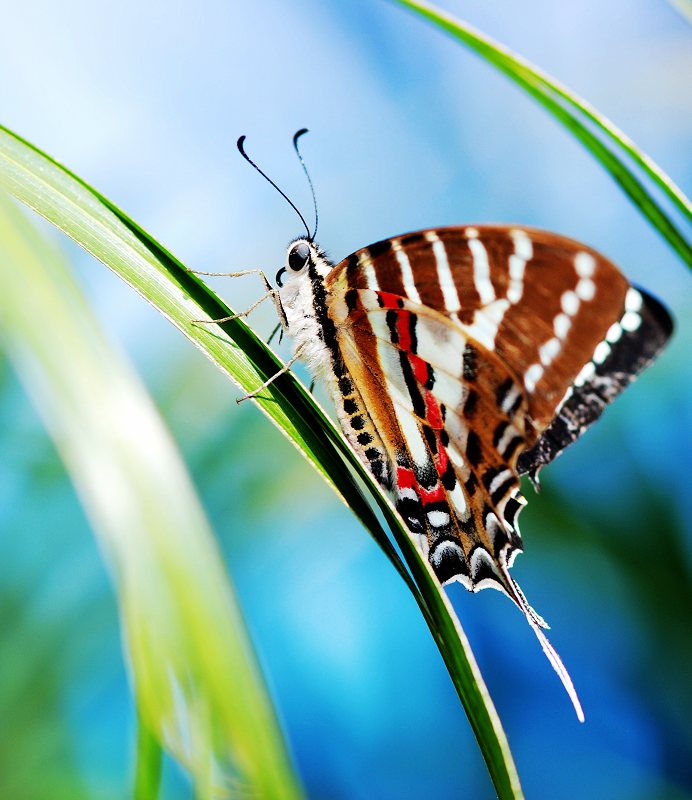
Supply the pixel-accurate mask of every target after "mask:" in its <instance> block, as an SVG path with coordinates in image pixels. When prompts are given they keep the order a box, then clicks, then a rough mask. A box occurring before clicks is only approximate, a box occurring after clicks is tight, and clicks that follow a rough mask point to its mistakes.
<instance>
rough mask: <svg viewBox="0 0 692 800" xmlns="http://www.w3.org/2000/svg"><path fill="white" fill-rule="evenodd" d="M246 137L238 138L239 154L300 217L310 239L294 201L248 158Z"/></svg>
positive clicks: (304, 222) (303, 219) (305, 223)
mask: <svg viewBox="0 0 692 800" xmlns="http://www.w3.org/2000/svg"><path fill="white" fill-rule="evenodd" d="M296 135H297V134H296ZM246 138H247V137H246V136H241V137H240V139H238V151H239V152H240V155H241V156H242V157H243V158H244V159H245V160H246V161H247V162H248V164H250V165H251V166H252V167H254V168H255V169H256V170H257V172H259V174H260V175H261V176H262V177H263V178H264V180H265V181H267V182H268V183H270V184H271V185H272V186H273V187H274V188H275V189H276V191H277V192H278V193H279V194H280V195H281V196H282V197H283V198H284V200H285V201H286V202H287V203H288V204H289V206H291V208H292V209H293V210H294V211H295V212H296V214H297V215H298V216H299V217H300V221H301V222H302V223H303V225H305V230H306V231H307V234H308V239H309V241H312V237H311V236H310V228H308V223H307V222H306V221H305V217H304V216H303V215H302V214H301V213H300V211H298V209H297V207H296V205H295V203H294V202H293V201H292V200H291V199H290V198H289V196H288V195H287V194H286V193H285V192H282V191H281V189H279V187H278V186H277V185H276V184H275V183H274V181H273V180H272V179H271V178H270V177H269V175H267V173H266V172H264V171H263V170H261V169H260V168H259V167H258V166H257V164H255V162H254V161H253V160H252V159H251V158H250V156H249V155H248V154H247V153H246V152H245V148H244V147H243V144H244V142H245V139H246ZM301 160H302V159H301Z"/></svg>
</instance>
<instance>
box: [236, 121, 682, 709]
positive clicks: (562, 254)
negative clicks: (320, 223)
mask: <svg viewBox="0 0 692 800" xmlns="http://www.w3.org/2000/svg"><path fill="white" fill-rule="evenodd" d="M301 134H302V132H299V133H298V134H296V137H295V138H294V144H295V142H296V141H297V138H298V136H299V135H301ZM239 148H240V149H241V152H242V153H243V155H245V154H244V152H243V150H242V139H241V141H240V142H239ZM296 150H297V147H296ZM245 157H246V158H247V156H245ZM299 157H300V154H299ZM248 160H250V159H248ZM301 162H302V159H301ZM250 163H252V164H253V166H256V165H254V162H250ZM303 166H304V165H303ZM260 172H261V170H260ZM262 174H263V175H264V173H262ZM265 177H266V176H265ZM308 178H309V176H308ZM268 180H269V179H268ZM274 185H275V184H274ZM276 188H278V187H276ZM279 191H281V190H279ZM282 194H283V192H282ZM284 197H286V196H285V195H284ZM286 199H288V198H286ZM290 202H291V201H290V200H289V203H290ZM291 205H293V204H292V203H291ZM293 207H294V208H295V206H293ZM295 210H296V211H297V209H295ZM298 213H299V215H300V212H298ZM301 219H302V215H301ZM303 222H304V220H303ZM306 230H307V232H308V235H307V236H304V237H300V238H298V239H295V240H294V241H293V242H291V244H290V245H289V247H288V250H287V254H286V260H285V264H284V266H283V267H282V268H281V269H280V270H279V272H278V274H277V276H276V280H277V284H278V286H279V288H278V308H279V311H280V314H281V317H282V319H281V321H282V324H283V326H284V328H285V330H286V332H287V333H288V334H289V335H290V337H292V339H293V343H294V358H295V357H299V358H300V359H301V360H303V361H304V362H305V363H306V364H307V365H308V367H309V368H310V369H311V371H312V373H313V374H314V376H315V377H316V378H318V379H321V380H322V381H323V382H324V384H325V385H326V387H327V389H328V392H329V394H330V396H331V398H332V400H333V402H334V406H335V408H336V413H337V416H338V419H339V422H340V424H341V427H342V429H343V432H344V434H345V436H346V438H347V439H348V441H349V442H350V444H351V446H352V447H353V449H354V450H355V452H356V453H357V454H358V456H359V458H360V459H361V461H362V462H363V464H364V465H365V466H366V467H367V469H368V470H369V471H370V473H371V474H372V475H373V477H374V478H375V479H376V481H377V482H378V483H379V484H380V486H381V487H382V488H383V489H384V490H385V491H386V492H387V493H389V495H390V496H391V497H392V499H393V501H394V503H395V505H396V508H397V510H398V512H399V514H400V515H401V518H402V519H403V521H404V523H405V525H406V527H407V528H408V530H409V531H410V533H411V535H412V536H413V537H414V539H415V541H416V542H417V544H418V546H419V547H420V549H421V551H422V552H423V553H424V554H425V556H426V557H427V559H428V561H429V562H430V564H431V566H432V568H433V570H434V572H435V574H436V576H437V578H438V579H439V580H440V582H441V583H442V584H446V583H449V582H451V581H459V582H460V583H461V584H463V585H464V586H465V587H466V588H467V589H469V590H471V591H472V592H477V591H479V590H481V589H485V588H494V589H498V590H500V591H501V592H503V593H504V594H506V595H507V596H508V597H509V598H510V599H511V600H512V601H513V602H514V603H515V604H516V605H517V606H518V607H519V608H520V609H521V611H522V612H523V614H524V615H525V617H526V619H527V620H528V622H529V624H530V625H531V627H532V628H533V630H534V632H535V633H536V635H537V636H538V639H539V641H540V643H541V645H542V647H543V650H544V652H545V653H546V655H547V656H548V658H549V660H550V662H551V663H552V665H553V667H554V668H555V670H556V672H557V673H558V675H559V677H560V679H561V680H562V682H563V684H564V686H565V688H566V689H567V691H568V693H569V695H570V697H571V699H572V702H573V704H574V706H575V709H576V711H577V715H578V716H579V718H580V719H583V713H582V711H581V706H580V704H579V700H578V698H577V695H576V692H575V690H574V687H573V685H572V681H571V679H570V677H569V675H568V674H567V671H566V669H565V668H564V666H563V664H562V662H561V660H560V658H559V656H558V655H557V653H556V652H555V650H554V649H553V647H552V646H551V644H550V643H549V641H548V639H547V638H546V636H545V634H544V632H543V630H544V628H547V625H546V623H545V622H544V620H543V619H542V618H541V617H540V616H539V615H538V614H537V613H536V612H535V611H534V610H533V608H531V606H530V605H529V604H528V602H527V600H526V598H525V597H524V594H523V593H522V591H521V589H520V588H519V586H518V585H517V583H516V581H515V580H514V579H513V577H512V575H511V573H510V568H511V566H512V563H513V561H514V559H515V557H516V556H517V554H518V553H520V552H521V551H522V547H523V546H522V538H521V534H520V532H519V526H518V516H519V513H520V511H521V509H522V508H523V506H524V505H525V503H526V501H525V499H524V497H523V496H522V493H521V488H520V478H521V476H522V475H527V476H529V477H530V478H531V480H532V481H533V482H534V484H535V485H536V486H537V485H538V475H539V472H540V470H541V469H543V468H544V467H545V466H546V465H547V464H549V463H550V462H551V461H553V459H555V458H556V457H557V456H558V455H560V454H561V453H562V452H563V450H565V448H567V447H568V446H569V445H570V444H571V443H572V442H574V441H576V440H577V439H578V438H579V437H580V436H581V435H582V434H583V433H584V432H585V431H586V430H587V429H588V428H589V426H590V425H591V424H592V423H593V422H595V421H596V420H597V419H598V418H599V417H600V415H601V414H602V412H603V411H604V409H605V408H606V406H608V404H609V403H611V402H612V400H613V399H614V398H615V397H616V396H617V395H618V394H620V392H621V391H622V390H623V389H624V388H625V387H626V386H627V385H628V384H629V383H631V382H632V380H634V378H635V377H636V376H637V375H638V374H639V373H640V372H641V371H642V370H643V369H644V368H645V367H646V366H647V365H648V364H649V363H651V361H652V360H653V359H654V358H655V357H656V356H657V354H658V353H659V352H660V351H661V350H662V348H663V347H664V345H665V343H666V341H667V340H668V338H669V337H670V335H671V332H672V321H671V318H670V316H669V314H668V312H667V311H666V310H665V308H664V307H663V306H662V305H661V304H660V303H659V302H658V301H657V300H656V299H654V298H653V297H652V296H651V295H649V294H647V293H646V292H645V291H643V290H642V289H638V288H636V287H634V286H632V285H631V284H630V283H629V282H628V280H627V279H626V278H625V277H624V276H623V275H622V273H621V272H620V271H619V270H618V269H617V267H615V266H614V265H613V264H612V263H611V262H610V261H609V260H608V259H606V258H605V257H603V256H602V255H600V254H599V253H597V252H596V251H595V250H593V249H591V248H590V247H587V246H585V245H583V244H580V243H579V242H577V241H574V240H572V239H569V238H566V237H564V236H559V235H557V234H554V233H549V232H546V231H542V230H538V229H534V228H528V227H525V226H521V225H468V226H460V227H444V228H430V229H426V230H421V231H417V232H414V233H407V234H404V235H401V236H395V237H392V238H388V239H383V240H382V241H379V242H376V243H375V244H371V245H369V246H368V247H364V248H362V249H360V250H357V251H356V252H355V253H353V254H351V255H349V256H348V257H347V258H345V259H343V260H342V261H340V262H338V263H336V264H334V263H332V262H331V261H330V260H329V259H328V258H327V256H326V255H325V253H324V251H323V250H322V249H321V248H320V247H319V245H318V244H317V243H316V242H315V241H314V234H313V235H310V232H309V229H308V228H307V225H306Z"/></svg>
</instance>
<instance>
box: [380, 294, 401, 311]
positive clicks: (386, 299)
mask: <svg viewBox="0 0 692 800" xmlns="http://www.w3.org/2000/svg"><path fill="white" fill-rule="evenodd" d="M377 294H378V296H379V298H380V300H381V301H382V307H383V308H399V300H400V299H401V297H400V295H398V294H392V292H377Z"/></svg>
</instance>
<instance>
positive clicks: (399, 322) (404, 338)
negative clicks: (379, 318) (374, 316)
mask: <svg viewBox="0 0 692 800" xmlns="http://www.w3.org/2000/svg"><path fill="white" fill-rule="evenodd" d="M410 321H411V312H410V311H400V312H399V313H398V314H397V317H396V330H397V333H398V334H399V345H400V347H401V349H402V350H405V351H406V352H407V353H410V352H411V328H410V327H409V325H410Z"/></svg>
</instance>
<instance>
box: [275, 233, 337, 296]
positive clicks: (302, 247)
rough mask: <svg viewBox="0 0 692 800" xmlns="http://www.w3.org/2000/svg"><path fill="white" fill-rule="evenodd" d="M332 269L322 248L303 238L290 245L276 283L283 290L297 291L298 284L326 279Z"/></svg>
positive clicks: (277, 274)
mask: <svg viewBox="0 0 692 800" xmlns="http://www.w3.org/2000/svg"><path fill="white" fill-rule="evenodd" d="M331 268H332V264H331V263H330V262H329V261H328V260H327V258H326V256H325V254H324V253H323V252H322V250H321V249H320V247H319V246H318V245H317V244H315V242H313V241H312V240H311V239H308V238H307V237H304V236H303V237H300V238H299V239H294V240H293V241H292V242H291V244H289V246H288V249H287V251H286V262H285V263H284V266H283V267H281V269H280V270H279V271H278V272H277V273H276V283H277V285H278V286H279V288H280V289H282V290H283V289H284V288H285V289H289V288H292V289H293V290H294V291H295V290H296V289H297V286H298V283H301V284H302V283H305V282H306V280H309V281H314V280H315V279H323V278H325V277H326V275H327V273H328V272H329V271H330V270H331ZM283 293H284V292H283V291H282V294H283Z"/></svg>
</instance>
